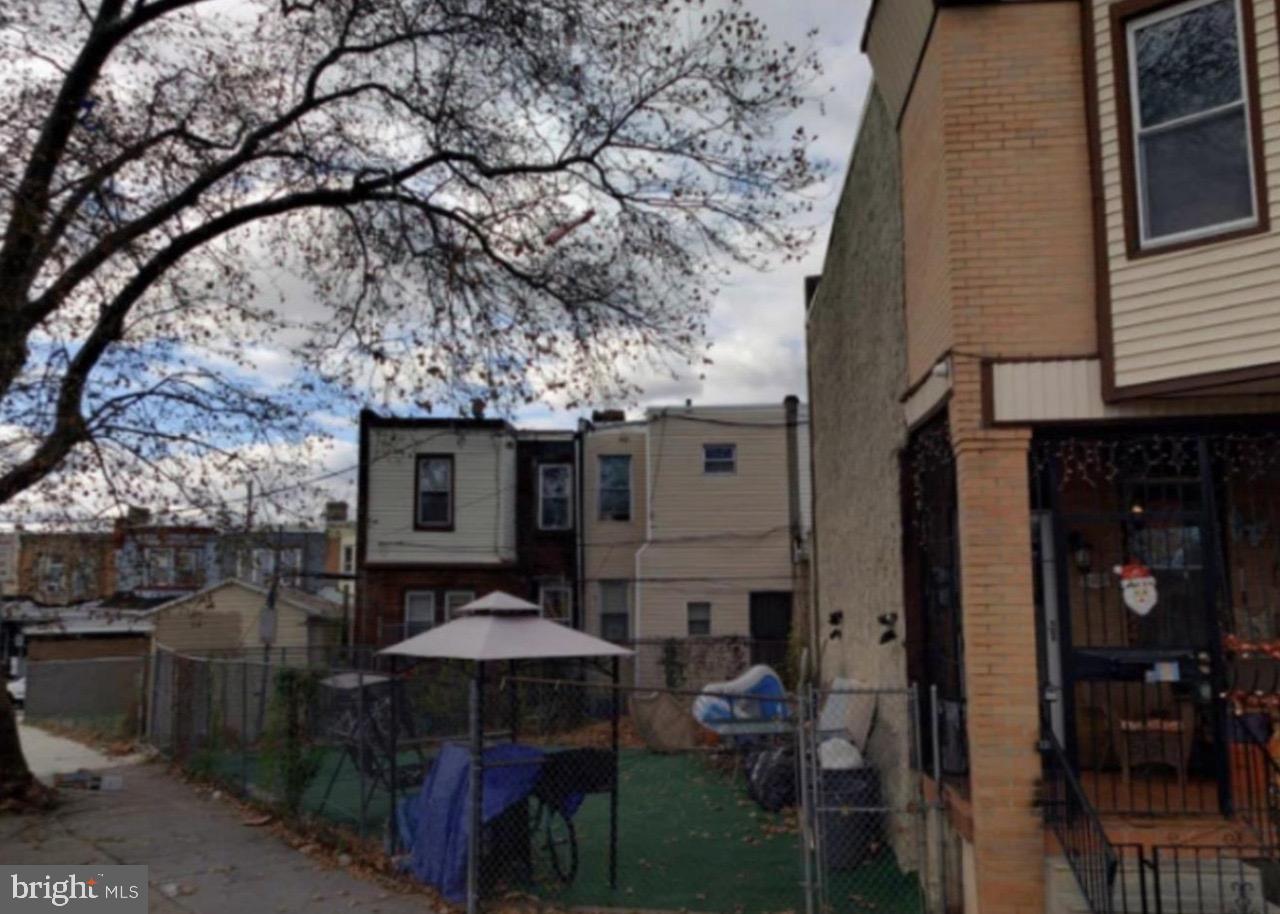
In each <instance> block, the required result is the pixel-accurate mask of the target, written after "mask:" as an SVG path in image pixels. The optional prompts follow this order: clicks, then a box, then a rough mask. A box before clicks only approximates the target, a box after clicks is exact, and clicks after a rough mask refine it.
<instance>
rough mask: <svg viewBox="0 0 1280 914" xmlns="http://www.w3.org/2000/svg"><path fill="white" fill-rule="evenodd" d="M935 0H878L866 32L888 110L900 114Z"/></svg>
mask: <svg viewBox="0 0 1280 914" xmlns="http://www.w3.org/2000/svg"><path fill="white" fill-rule="evenodd" d="M933 15H934V13H933V0H879V2H878V3H877V4H876V9H875V16H874V17H873V18H872V20H871V23H870V30H869V31H868V33H867V56H868V57H870V58H871V65H872V67H873V68H874V69H875V73H876V82H877V83H878V84H879V86H880V94H881V95H882V96H883V97H884V100H885V102H886V104H887V105H888V106H889V110H890V111H891V112H892V114H893V117H894V118H895V119H896V118H898V117H900V116H901V114H902V109H903V108H904V107H905V106H906V104H907V97H908V95H909V94H910V92H911V82H912V78H913V77H914V76H915V72H916V64H917V62H918V61H919V60H920V55H921V54H922V53H923V52H924V46H925V41H926V40H927V39H928V37H929V25H930V23H932V22H933Z"/></svg>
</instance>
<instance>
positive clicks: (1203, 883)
mask: <svg viewBox="0 0 1280 914" xmlns="http://www.w3.org/2000/svg"><path fill="white" fill-rule="evenodd" d="M1045 864H1046V867H1045V904H1046V908H1047V911H1048V912H1049V914H1091V912H1090V909H1089V905H1088V903H1087V901H1086V900H1085V897H1084V893H1083V891H1082V890H1081V888H1080V884H1079V882H1078V881H1077V880H1076V876H1075V872H1074V871H1073V870H1072V869H1071V866H1070V864H1069V863H1068V862H1067V860H1066V858H1065V857H1062V856H1059V857H1051V858H1047V859H1046V861H1045ZM1144 890H1145V892H1146V896H1145V901H1146V906H1145V910H1146V911H1147V914H1156V912H1157V911H1160V912H1164V914H1280V906H1277V905H1276V904H1273V903H1271V902H1269V901H1268V900H1267V899H1266V896H1265V893H1264V890H1263V874H1262V872H1261V871H1260V870H1259V869H1258V867H1257V866H1255V865H1254V864H1252V863H1250V862H1248V861H1244V860H1236V859H1232V858H1227V857H1223V858H1222V859H1217V858H1212V859H1199V860H1194V859H1193V860H1187V859H1181V858H1178V859H1176V860H1175V858H1173V857H1172V856H1170V857H1164V856H1162V857H1161V858H1160V871H1159V873H1158V874H1157V873H1156V872H1154V871H1153V870H1152V868H1151V867H1149V866H1148V867H1145V868H1143V869H1142V871H1141V872H1139V864H1138V862H1137V860H1136V859H1135V860H1125V861H1124V866H1123V867H1122V868H1121V871H1120V872H1119V873H1117V875H1116V878H1115V881H1114V882H1113V883H1112V892H1111V903H1112V910H1113V911H1114V912H1116V914H1126V912H1127V914H1141V912H1142V911H1143V910H1144V907H1143V892H1144ZM1157 896H1158V897H1157Z"/></svg>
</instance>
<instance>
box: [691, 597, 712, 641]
mask: <svg viewBox="0 0 1280 914" xmlns="http://www.w3.org/2000/svg"><path fill="white" fill-rule="evenodd" d="M686 609H687V611H688V614H689V634H690V635H691V636H697V635H709V634H711V604H710V603H708V602H706V601H698V602H694V603H689V604H687V605H686Z"/></svg>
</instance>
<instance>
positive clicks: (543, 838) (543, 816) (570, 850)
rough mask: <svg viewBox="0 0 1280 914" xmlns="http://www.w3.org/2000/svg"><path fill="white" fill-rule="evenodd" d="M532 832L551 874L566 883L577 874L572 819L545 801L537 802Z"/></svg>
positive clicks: (576, 841)
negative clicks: (534, 825)
mask: <svg viewBox="0 0 1280 914" xmlns="http://www.w3.org/2000/svg"><path fill="white" fill-rule="evenodd" d="M536 822H537V825H536V828H535V830H534V834H535V835H537V840H538V841H539V843H540V844H541V848H540V849H541V851H542V853H543V855H544V856H545V858H546V862H547V863H549V864H550V865H551V875H554V878H555V879H557V880H558V881H559V882H561V883H562V884H565V885H568V884H569V883H571V882H573V880H574V877H575V876H577V875H578V835H577V832H575V831H574V828H573V821H572V820H571V819H569V818H568V817H567V816H565V815H564V813H562V812H560V810H558V809H556V808H555V807H554V806H550V805H548V804H546V803H539V804H538V812H537V814H536Z"/></svg>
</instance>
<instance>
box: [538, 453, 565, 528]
mask: <svg viewBox="0 0 1280 914" xmlns="http://www.w3.org/2000/svg"><path fill="white" fill-rule="evenodd" d="M562 468H563V469H567V470H568V471H569V493H568V494H567V495H566V496H565V500H566V501H567V502H568V503H569V510H568V511H567V512H566V513H565V517H566V520H565V523H564V526H554V527H553V526H549V525H547V524H544V523H543V522H542V477H543V475H544V474H545V473H546V471H547V470H550V469H562ZM538 529H539V530H551V531H561V532H562V531H565V530H572V529H573V464H571V463H540V464H538Z"/></svg>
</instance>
